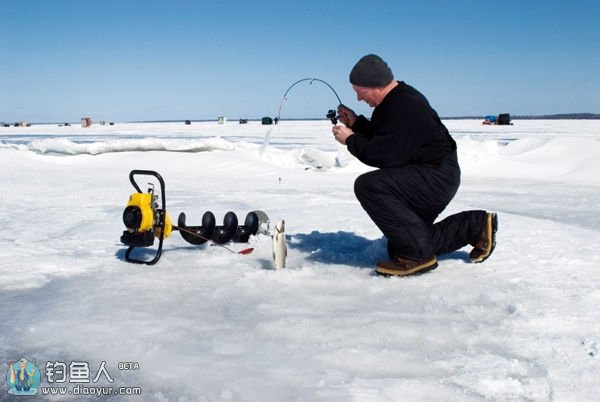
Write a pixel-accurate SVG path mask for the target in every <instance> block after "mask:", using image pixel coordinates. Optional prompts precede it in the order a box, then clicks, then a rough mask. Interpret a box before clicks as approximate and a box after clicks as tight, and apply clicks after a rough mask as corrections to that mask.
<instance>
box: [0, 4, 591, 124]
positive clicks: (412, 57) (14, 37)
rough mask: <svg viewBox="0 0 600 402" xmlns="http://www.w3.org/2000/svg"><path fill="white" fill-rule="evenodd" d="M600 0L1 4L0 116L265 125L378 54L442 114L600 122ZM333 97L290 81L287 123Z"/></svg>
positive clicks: (343, 89)
mask: <svg viewBox="0 0 600 402" xmlns="http://www.w3.org/2000/svg"><path fill="white" fill-rule="evenodd" d="M599 22H600V2H598V1H571V2H566V1H552V0H550V1H536V0H531V1H499V2H498V1H496V2H491V1H490V2H488V1H456V2H451V1H428V0H422V1H414V0H411V1H404V0H395V1H376V0H372V1H352V0H348V1H331V0H330V1H327V0H319V1H313V0H303V1H293V2H290V1H284V0H281V1H236V0H229V1H225V0H224V1H216V0H215V1H182V0H171V1H152V0H144V1H140V0H115V1H113V0H102V1H82V0H0V121H7V122H9V121H10V122H13V121H18V120H26V121H30V122H41V121H47V122H62V121H78V120H79V118H80V117H82V116H88V115H89V116H92V117H93V119H94V120H107V121H133V120H152V119H213V118H216V117H217V116H221V115H223V116H227V117H228V118H229V119H237V118H258V117H261V116H275V115H277V111H278V109H279V105H280V101H281V99H282V96H283V93H284V92H285V90H286V89H287V88H288V87H289V85H291V84H292V83H293V82H295V81H296V80H298V79H301V78H305V77H313V78H319V79H322V80H325V81H327V82H328V83H329V84H330V85H331V86H332V87H333V88H335V90H336V91H337V92H338V94H339V95H340V97H341V99H342V101H343V102H344V103H345V104H347V105H348V106H350V107H352V108H354V109H355V110H356V111H357V112H360V113H365V114H367V115H370V113H371V111H370V109H369V108H368V107H367V106H366V105H364V104H358V103H357V101H356V97H355V94H354V92H353V91H352V88H351V86H350V85H349V83H348V74H349V71H350V69H351V68H352V66H353V65H354V63H355V62H356V61H357V60H358V59H359V58H360V57H361V56H363V55H365V54H367V53H376V54H379V55H380V56H381V57H383V58H384V59H385V60H386V61H387V62H388V64H389V65H390V67H391V68H392V70H393V72H394V74H395V76H396V78H397V79H399V80H403V81H406V82H407V83H409V84H411V85H413V86H415V87H416V88H417V89H419V90H420V91H421V92H423V93H424V94H425V95H426V96H427V97H428V99H429V101H430V103H431V104H432V105H433V107H434V108H435V109H436V110H437V111H438V113H439V114H440V115H442V116H458V115H476V116H478V115H481V116H483V115H486V114H497V113H503V112H508V113H511V114H549V113H568V112H592V113H600V73H599V72H600V27H599V26H600V23H599ZM335 106H337V101H336V98H335V95H334V94H333V93H332V92H331V90H329V89H328V88H327V87H326V86H324V85H321V84H318V83H317V82H315V83H313V84H312V85H309V84H308V83H305V84H304V85H298V86H296V87H295V88H294V89H293V90H292V91H291V92H290V94H289V95H288V99H287V101H286V102H285V103H284V105H283V108H282V113H281V115H282V118H286V117H312V116H321V115H324V114H325V113H326V112H327V110H328V109H330V108H333V107H335Z"/></svg>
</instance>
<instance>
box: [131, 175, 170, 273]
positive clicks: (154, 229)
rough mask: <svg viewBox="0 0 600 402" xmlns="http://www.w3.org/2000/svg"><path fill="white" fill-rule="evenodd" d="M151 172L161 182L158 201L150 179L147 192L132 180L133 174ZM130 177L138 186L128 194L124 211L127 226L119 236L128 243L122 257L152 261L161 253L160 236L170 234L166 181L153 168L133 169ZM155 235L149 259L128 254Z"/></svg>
mask: <svg viewBox="0 0 600 402" xmlns="http://www.w3.org/2000/svg"><path fill="white" fill-rule="evenodd" d="M142 175H145V176H154V177H155V178H156V179H157V180H158V183H159V184H160V205H159V200H158V198H159V197H158V195H155V194H154V185H153V183H149V184H148V192H146V193H143V192H142V190H141V189H140V186H138V184H137V183H136V181H135V176H142ZM129 181H130V182H131V184H132V185H133V187H134V188H135V189H136V190H137V193H133V194H131V196H130V197H129V202H128V203H127V206H126V207H125V210H124V211H123V223H124V224H125V227H126V228H127V230H125V231H124V232H123V235H122V236H121V242H122V243H123V244H125V245H126V246H129V248H128V249H127V251H126V252H125V260H127V261H129V262H134V263H139V264H148V265H152V264H155V263H156V262H157V261H158V260H159V258H160V255H161V253H162V244H163V240H164V239H165V238H167V237H169V235H170V234H171V231H172V230H173V225H172V224H171V219H170V218H169V215H167V210H166V205H165V182H164V180H163V178H162V177H161V176H160V175H159V174H158V173H156V172H153V171H151V170H132V171H131V172H130V173H129ZM155 238H158V249H157V250H156V254H155V256H154V257H153V258H152V259H149V260H140V259H136V258H133V257H131V252H132V251H133V249H134V248H136V247H150V246H152V245H154V239H155Z"/></svg>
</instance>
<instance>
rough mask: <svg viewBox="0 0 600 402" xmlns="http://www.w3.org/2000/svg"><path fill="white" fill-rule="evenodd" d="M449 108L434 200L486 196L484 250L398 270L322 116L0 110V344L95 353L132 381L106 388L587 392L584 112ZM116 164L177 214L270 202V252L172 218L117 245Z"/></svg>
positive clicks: (597, 185) (589, 196)
mask: <svg viewBox="0 0 600 402" xmlns="http://www.w3.org/2000/svg"><path fill="white" fill-rule="evenodd" d="M446 123H447V125H448V127H449V129H450V131H451V133H452V134H453V136H454V137H455V139H456V140H457V142H458V146H459V157H460V160H461V166H462V170H463V184H462V186H461V189H460V190H459V192H458V194H457V196H456V197H455V199H454V201H453V202H452V203H451V204H450V206H449V207H448V209H447V210H446V211H444V216H445V215H447V214H451V213H454V212H458V211H461V210H466V209H475V208H476V209H488V210H494V211H496V212H498V214H499V219H500V230H499V232H498V246H497V249H496V251H495V252H494V254H493V256H492V257H491V258H490V259H489V260H488V261H486V262H485V263H483V264H477V265H474V264H470V263H468V262H467V259H468V258H467V257H468V255H467V253H468V251H469V250H467V249H465V250H460V251H457V252H455V253H452V254H450V255H447V256H444V257H442V258H441V259H440V267H439V268H438V269H437V270H435V271H432V272H431V273H428V274H426V275H422V276H418V277H409V278H404V279H400V278H382V277H377V276H374V275H373V267H374V263H375V262H376V261H377V260H378V259H382V258H385V256H386V249H385V241H384V239H383V238H382V237H381V233H380V232H379V231H378V229H377V228H376V227H375V226H374V225H373V224H372V223H371V222H370V220H369V219H368V217H367V216H366V214H365V213H364V212H363V210H362V209H361V208H360V205H359V204H358V202H357V201H356V199H355V197H354V195H353V192H352V186H353V181H354V179H355V178H356V176H357V175H358V174H360V173H362V172H365V171H367V170H368V169H369V168H367V167H366V166H364V165H362V164H360V163H359V162H357V161H356V160H354V159H351V158H348V157H347V155H345V156H344V157H345V158H348V159H346V162H345V163H344V164H342V165H340V164H339V163H337V161H338V157H339V155H338V148H337V147H336V144H335V142H334V141H333V138H332V135H331V131H330V123H329V122H328V121H294V122H291V121H282V122H280V124H279V125H278V126H272V127H271V128H269V127H268V126H261V125H260V123H258V122H250V123H249V124H247V125H238V124H237V123H227V124H224V125H217V124H216V123H195V122H194V123H193V124H192V125H191V126H184V125H183V123H152V124H150V123H146V124H143V123H137V124H133V123H131V124H116V125H115V126H92V127H91V128H87V129H84V128H80V127H58V126H51V125H43V126H32V127H24V128H0V166H1V169H0V184H1V185H2V192H1V194H2V195H1V202H0V216H1V222H2V229H3V230H2V232H1V233H0V305H1V306H2V309H1V311H2V312H1V313H0V314H1V315H0V323H1V324H0V356H1V357H2V360H3V361H8V360H16V359H18V358H20V357H22V356H26V357H34V358H36V360H37V362H38V366H42V367H43V365H44V364H45V362H47V361H51V362H54V361H66V362H67V363H68V362H70V361H81V360H85V361H88V362H89V363H90V366H91V367H95V368H97V367H98V365H99V364H100V363H101V362H102V361H106V362H107V368H108V370H109V372H110V373H111V374H112V375H113V377H114V379H115V383H114V385H115V386H139V387H141V388H142V389H143V396H142V397H141V399H140V397H131V398H128V397H120V398H118V397H113V398H111V400H119V399H121V400H129V399H130V400H144V401H173V400H180V401H192V400H210V401H212V400H253V401H284V400H285V401H288V400H328V401H334V400H335V401H339V400H357V401H358V400H360V401H398V400H403V401H432V400H444V401H480V400H517V401H519V400H524V401H525V400H527V401H530V400H535V401H547V400H557V401H558V400H560V401H571V400H572V401H577V400H594V399H596V398H597V396H598V378H600V364H599V360H598V359H599V356H598V353H599V352H598V344H599V342H600V312H599V310H598V305H600V291H598V285H597V284H598V283H600V218H599V216H600V179H599V177H600V141H599V139H600V122H597V121H518V120H516V121H514V125H513V126H491V127H490V126H482V125H481V122H480V121H470V120H463V121H454V120H451V121H448V122H446ZM269 129H271V130H272V133H271V138H270V141H269V146H268V147H266V149H265V150H264V153H262V155H261V154H260V152H259V151H260V147H261V145H262V144H263V143H264V138H265V135H266V134H267V130H269ZM342 166H343V167H342ZM132 169H151V170H156V171H158V172H160V174H161V175H162V176H163V178H164V179H165V181H166V188H167V202H168V209H169V213H170V215H171V216H172V217H176V216H177V215H178V214H179V212H181V211H185V212H186V214H187V216H188V221H189V224H199V223H200V220H201V217H202V214H203V213H204V211H206V210H212V211H213V212H214V213H215V214H216V216H217V219H222V217H223V216H224V214H225V213H226V212H227V211H229V210H231V211H234V212H236V213H237V214H238V217H241V218H243V217H244V216H245V215H246V213H247V212H249V211H251V210H255V209H260V210H263V211H265V212H267V214H268V215H269V216H270V218H271V222H276V221H277V220H279V219H285V221H286V233H287V235H288V260H287V268H286V269H284V270H281V271H275V270H273V269H272V259H271V239H270V238H269V237H268V236H258V237H253V238H251V246H252V247H254V248H255V251H254V252H253V253H252V254H250V255H234V254H231V253H229V252H227V251H226V250H223V249H222V248H220V247H211V246H207V245H204V246H200V247H196V246H191V245H190V244H188V243H186V242H185V241H184V240H183V239H181V237H180V236H179V235H178V234H177V233H175V234H173V236H172V237H170V238H168V239H166V240H165V246H164V252H163V256H162V259H161V260H160V262H159V263H158V264H157V265H155V266H151V267H148V266H138V265H133V264H128V263H126V262H124V260H123V258H124V247H123V246H122V245H121V244H120V243H119V236H120V234H121V232H122V230H123V224H122V220H121V215H122V212H123V209H124V206H125V204H126V201H127V199H128V196H129V194H130V193H131V192H133V191H134V190H133V188H132V187H131V185H130V183H129V180H128V174H129V171H130V170H132ZM442 217H443V216H442ZM196 222H197V223H196ZM229 246H230V247H232V248H235V249H241V248H245V247H247V245H241V244H230V245H229ZM129 361H131V362H138V363H139V365H140V370H137V371H120V370H118V368H117V364H118V362H129ZM40 362H42V363H41V364H39V363H40ZM42 370H43V369H42ZM42 385H44V384H42ZM46 385H48V384H46ZM67 385H68V384H67ZM5 397H7V395H2V396H0V399H2V398H5ZM38 397H39V395H38ZM49 398H50V397H49ZM50 399H52V398H50ZM80 399H81V398H79V399H78V400H80ZM89 399H90V400H94V399H98V398H97V397H90V398H89ZM73 400H74V399H73Z"/></svg>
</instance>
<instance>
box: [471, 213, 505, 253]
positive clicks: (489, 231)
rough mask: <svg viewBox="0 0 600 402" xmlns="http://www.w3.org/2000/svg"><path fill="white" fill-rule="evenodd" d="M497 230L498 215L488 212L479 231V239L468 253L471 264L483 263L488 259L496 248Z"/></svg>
mask: <svg viewBox="0 0 600 402" xmlns="http://www.w3.org/2000/svg"><path fill="white" fill-rule="evenodd" d="M497 230H498V215H497V214H496V213H493V212H488V213H487V214H486V216H485V223H484V227H483V230H482V231H481V238H480V239H479V241H478V242H477V244H475V246H474V248H473V250H471V252H470V253H469V257H470V258H471V262H483V261H485V260H487V259H488V257H489V256H490V255H492V252H493V251H494V248H495V247H496V231H497Z"/></svg>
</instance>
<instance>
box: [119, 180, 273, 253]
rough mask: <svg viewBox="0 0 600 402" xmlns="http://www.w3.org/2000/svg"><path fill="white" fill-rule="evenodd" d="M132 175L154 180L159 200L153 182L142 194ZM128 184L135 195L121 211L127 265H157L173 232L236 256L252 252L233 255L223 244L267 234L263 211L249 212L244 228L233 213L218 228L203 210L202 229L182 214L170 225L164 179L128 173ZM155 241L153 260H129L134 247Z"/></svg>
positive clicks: (250, 249) (226, 215) (230, 212)
mask: <svg viewBox="0 0 600 402" xmlns="http://www.w3.org/2000/svg"><path fill="white" fill-rule="evenodd" d="M135 176H152V177H154V178H155V179H156V180H154V181H158V184H159V185H160V197H159V196H158V195H156V194H155V189H154V184H153V183H148V191H147V192H145V193H144V192H142V190H141V188H140V186H139V185H138V184H137V182H136V181H135ZM129 181H130V182H131V184H132V185H133V187H134V188H135V189H136V191H137V192H136V193H133V194H131V196H130V197H129V202H128V203H127V206H126V207H125V210H124V211H123V223H124V224H125V228H126V229H127V230H125V231H124V232H123V235H122V236H121V243H123V244H125V245H126V246H128V248H127V251H126V252H125V261H127V262H133V263H137V264H147V265H152V264H156V263H157V262H158V260H159V259H160V256H161V254H162V246H163V240H164V239H166V238H167V237H169V235H171V232H172V231H175V230H177V231H179V233H180V234H181V237H182V238H183V239H184V240H185V241H186V242H188V243H190V244H193V245H202V244H204V243H205V242H210V243H211V244H215V245H217V246H220V247H223V248H225V249H226V250H228V251H230V252H231V253H236V254H250V253H251V252H252V250H254V249H253V248H252V247H250V248H246V249H243V250H241V251H237V252H236V251H233V250H231V249H230V248H228V247H226V246H224V245H223V244H224V243H227V242H229V241H233V242H236V243H247V242H248V239H249V238H250V236H251V235H256V234H259V233H262V234H268V233H269V217H268V216H267V214H265V213H264V212H263V211H250V212H249V213H248V215H246V220H245V222H244V224H243V225H238V218H237V216H236V214H235V213H233V212H232V211H229V212H227V213H226V214H225V217H224V218H223V225H217V224H216V219H215V215H214V214H213V213H212V212H210V211H206V212H205V213H204V215H203V217H202V225H201V226H190V225H187V224H186V216H185V214H184V213H183V212H182V213H180V214H179V217H178V220H177V225H173V224H172V223H171V219H170V218H169V215H168V214H167V207H166V201H165V182H164V180H163V178H162V177H161V176H160V175H159V174H158V173H157V172H154V171H152V170H132V171H131V172H130V173H129ZM155 239H158V248H157V249H156V254H155V255H154V257H152V258H149V259H138V258H134V257H132V255H131V254H132V251H133V250H134V249H135V248H136V247H152V246H153V245H154V241H155Z"/></svg>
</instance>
